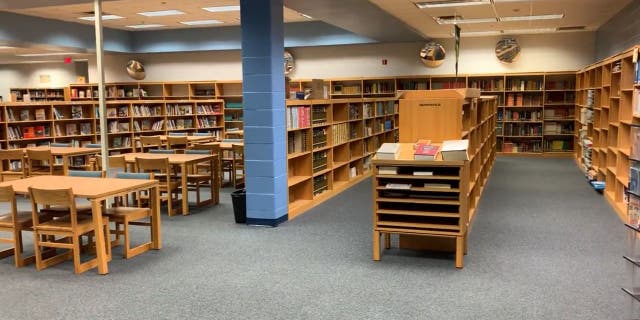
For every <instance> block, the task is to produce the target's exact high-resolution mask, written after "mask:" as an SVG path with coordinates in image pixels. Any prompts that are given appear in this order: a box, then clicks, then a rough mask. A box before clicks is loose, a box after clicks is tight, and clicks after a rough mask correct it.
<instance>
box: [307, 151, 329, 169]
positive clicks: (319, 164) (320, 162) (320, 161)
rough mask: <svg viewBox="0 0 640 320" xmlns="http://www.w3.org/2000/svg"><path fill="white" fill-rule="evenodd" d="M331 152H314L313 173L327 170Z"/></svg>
mask: <svg viewBox="0 0 640 320" xmlns="http://www.w3.org/2000/svg"><path fill="white" fill-rule="evenodd" d="M328 155H329V153H328V152H327V151H320V152H314V153H313V157H312V160H311V161H312V166H313V173H316V172H319V171H322V170H325V169H327V168H328V165H327V159H328Z"/></svg>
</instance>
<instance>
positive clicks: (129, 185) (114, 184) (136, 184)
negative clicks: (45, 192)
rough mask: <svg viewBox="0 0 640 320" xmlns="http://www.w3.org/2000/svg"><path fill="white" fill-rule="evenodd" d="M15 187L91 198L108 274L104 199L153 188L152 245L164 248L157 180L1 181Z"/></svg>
mask: <svg viewBox="0 0 640 320" xmlns="http://www.w3.org/2000/svg"><path fill="white" fill-rule="evenodd" d="M9 185H11V186H13V189H14V190H15V192H16V193H17V194H23V195H27V194H29V187H30V186H31V187H38V188H55V189H64V188H71V189H73V194H74V195H75V196H76V197H77V198H86V199H88V200H89V201H91V209H92V216H93V226H94V232H95V239H96V255H97V260H98V273H100V274H107V273H109V268H108V266H107V252H106V248H105V242H104V240H105V239H104V230H103V228H102V202H103V201H105V200H107V198H111V197H117V196H124V195H126V194H128V193H130V192H135V191H143V190H149V203H150V204H151V248H152V249H155V250H159V249H160V248H161V247H162V240H161V239H162V238H161V235H160V189H159V184H158V181H156V180H138V179H116V178H101V179H98V178H87V177H69V176H36V177H30V178H26V179H18V180H11V181H6V182H2V183H0V186H9Z"/></svg>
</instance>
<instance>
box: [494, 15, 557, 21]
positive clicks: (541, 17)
mask: <svg viewBox="0 0 640 320" xmlns="http://www.w3.org/2000/svg"><path fill="white" fill-rule="evenodd" d="M562 18H564V14H545V15H539V16H516V17H501V18H500V21H534V20H554V19H562Z"/></svg>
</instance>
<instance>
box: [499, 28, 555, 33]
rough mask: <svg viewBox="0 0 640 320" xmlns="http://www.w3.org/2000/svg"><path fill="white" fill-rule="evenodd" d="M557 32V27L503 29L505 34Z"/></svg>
mask: <svg viewBox="0 0 640 320" xmlns="http://www.w3.org/2000/svg"><path fill="white" fill-rule="evenodd" d="M552 32H556V28H532V29H512V30H502V33H504V34H530V33H552Z"/></svg>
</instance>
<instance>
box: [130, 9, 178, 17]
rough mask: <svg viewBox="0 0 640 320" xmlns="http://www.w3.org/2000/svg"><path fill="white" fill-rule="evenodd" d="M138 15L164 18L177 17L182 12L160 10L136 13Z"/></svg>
mask: <svg viewBox="0 0 640 320" xmlns="http://www.w3.org/2000/svg"><path fill="white" fill-rule="evenodd" d="M138 14H139V15H141V16H145V17H164V16H177V15H181V14H184V12H182V11H180V10H161V11H147V12H138Z"/></svg>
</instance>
